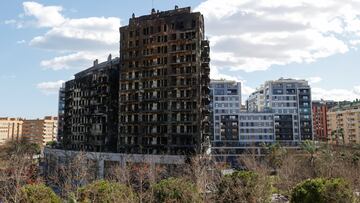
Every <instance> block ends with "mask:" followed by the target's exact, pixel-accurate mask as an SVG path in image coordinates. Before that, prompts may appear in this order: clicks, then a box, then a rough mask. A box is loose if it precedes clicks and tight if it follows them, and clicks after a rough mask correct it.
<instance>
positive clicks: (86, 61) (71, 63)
mask: <svg viewBox="0 0 360 203" xmlns="http://www.w3.org/2000/svg"><path fill="white" fill-rule="evenodd" d="M99 56H101V57H99ZM97 58H103V59H105V58H106V55H104V54H102V53H92V52H77V53H74V54H69V55H65V56H58V57H55V58H53V59H50V60H43V61H41V63H40V65H41V66H43V67H45V69H53V70H61V69H70V68H75V69H76V68H77V69H84V68H86V67H87V66H89V65H90V63H91V61H93V60H95V59H97Z"/></svg>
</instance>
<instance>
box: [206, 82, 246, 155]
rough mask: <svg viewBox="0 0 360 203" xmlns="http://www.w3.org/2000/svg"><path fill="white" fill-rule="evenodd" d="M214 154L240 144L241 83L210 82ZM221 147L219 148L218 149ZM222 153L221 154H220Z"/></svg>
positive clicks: (212, 146)
mask: <svg viewBox="0 0 360 203" xmlns="http://www.w3.org/2000/svg"><path fill="white" fill-rule="evenodd" d="M210 95H211V96H210V100H211V102H210V106H209V107H210V112H211V114H210V115H211V116H210V120H211V132H212V133H211V137H210V139H211V148H212V153H215V154H216V153H218V152H217V151H220V150H222V151H224V150H225V149H224V148H225V147H227V146H233V145H234V144H233V143H238V142H239V113H240V108H241V83H240V82H235V81H228V80H211V82H210ZM216 147H219V148H216ZM219 153H220V152H219Z"/></svg>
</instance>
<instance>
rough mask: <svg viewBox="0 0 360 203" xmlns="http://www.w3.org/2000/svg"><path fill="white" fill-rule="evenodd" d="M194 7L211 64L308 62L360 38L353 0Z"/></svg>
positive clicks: (240, 1) (250, 67)
mask: <svg viewBox="0 0 360 203" xmlns="http://www.w3.org/2000/svg"><path fill="white" fill-rule="evenodd" d="M195 10H197V11H201V12H202V13H203V14H204V16H205V27H206V32H207V35H208V36H209V39H210V42H211V43H210V44H211V47H212V50H211V58H212V65H215V66H217V67H222V68H231V69H232V70H244V71H247V72H251V71H257V70H267V69H268V68H270V67H271V66H273V65H286V64H290V63H311V62H314V61H316V60H318V59H321V58H325V57H329V56H331V55H334V54H341V53H346V52H347V51H348V50H349V46H350V45H354V42H357V41H356V40H359V39H360V26H359V25H360V2H356V1H350V0H344V1H338V0H321V1H313V0H291V1H288V0H271V1H268V0H222V1H221V2H219V1H218V0H207V1H205V2H203V3H201V4H200V5H199V6H198V7H197V8H195ZM351 40H352V41H351ZM356 45H358V44H356Z"/></svg>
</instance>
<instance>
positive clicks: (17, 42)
mask: <svg viewBox="0 0 360 203" xmlns="http://www.w3.org/2000/svg"><path fill="white" fill-rule="evenodd" d="M24 43H26V41H25V40H19V41H16V44H24Z"/></svg>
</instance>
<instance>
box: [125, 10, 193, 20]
mask: <svg viewBox="0 0 360 203" xmlns="http://www.w3.org/2000/svg"><path fill="white" fill-rule="evenodd" d="M184 13H191V7H184V8H179V7H178V6H175V9H173V10H168V11H159V10H157V11H156V10H155V9H152V10H151V14H149V15H143V16H139V17H136V16H135V14H133V15H132V18H130V19H129V24H132V23H136V22H139V21H144V20H153V19H157V18H165V17H169V16H172V15H178V14H184Z"/></svg>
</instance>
